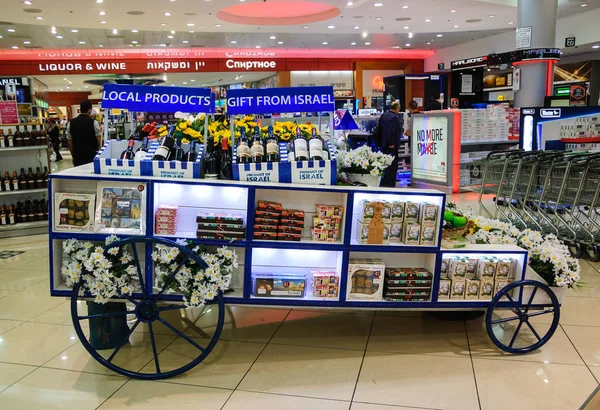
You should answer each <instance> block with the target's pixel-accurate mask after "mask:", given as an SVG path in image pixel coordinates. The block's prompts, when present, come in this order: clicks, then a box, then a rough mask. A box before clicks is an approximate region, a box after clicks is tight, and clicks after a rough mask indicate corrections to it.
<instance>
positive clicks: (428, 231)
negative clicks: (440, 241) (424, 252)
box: [420, 225, 436, 246]
mask: <svg viewBox="0 0 600 410" xmlns="http://www.w3.org/2000/svg"><path fill="white" fill-rule="evenodd" d="M435 231H436V227H435V225H423V227H422V228H421V240H420V245H424V246H433V245H435Z"/></svg>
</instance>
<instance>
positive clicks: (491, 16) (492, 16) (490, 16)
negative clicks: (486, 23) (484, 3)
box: [488, 14, 496, 19]
mask: <svg viewBox="0 0 600 410" xmlns="http://www.w3.org/2000/svg"><path fill="white" fill-rule="evenodd" d="M488 17H489V18H491V19H493V18H494V17H496V16H494V15H493V14H490V15H489V16H488Z"/></svg>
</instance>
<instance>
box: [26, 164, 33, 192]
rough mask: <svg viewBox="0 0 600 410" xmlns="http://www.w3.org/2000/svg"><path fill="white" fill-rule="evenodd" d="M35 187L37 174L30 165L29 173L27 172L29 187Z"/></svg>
mask: <svg viewBox="0 0 600 410" xmlns="http://www.w3.org/2000/svg"><path fill="white" fill-rule="evenodd" d="M33 188H35V175H34V174H33V169H32V168H31V167H29V173H28V174H27V189H33Z"/></svg>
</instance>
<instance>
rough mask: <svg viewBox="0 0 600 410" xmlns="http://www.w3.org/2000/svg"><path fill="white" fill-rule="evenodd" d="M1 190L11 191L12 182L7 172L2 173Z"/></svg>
mask: <svg viewBox="0 0 600 410" xmlns="http://www.w3.org/2000/svg"><path fill="white" fill-rule="evenodd" d="M2 190H3V191H12V180H11V179H10V174H9V173H8V171H6V172H5V173H4V179H3V180H2Z"/></svg>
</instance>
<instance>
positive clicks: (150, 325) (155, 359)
mask: <svg viewBox="0 0 600 410" xmlns="http://www.w3.org/2000/svg"><path fill="white" fill-rule="evenodd" d="M148 329H149V330H150V341H151V342H152V352H153V353H154V364H155V365H156V373H159V374H160V365H159V364H158V352H157V350H156V342H155V341H154V331H153V330H152V323H150V322H148Z"/></svg>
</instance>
